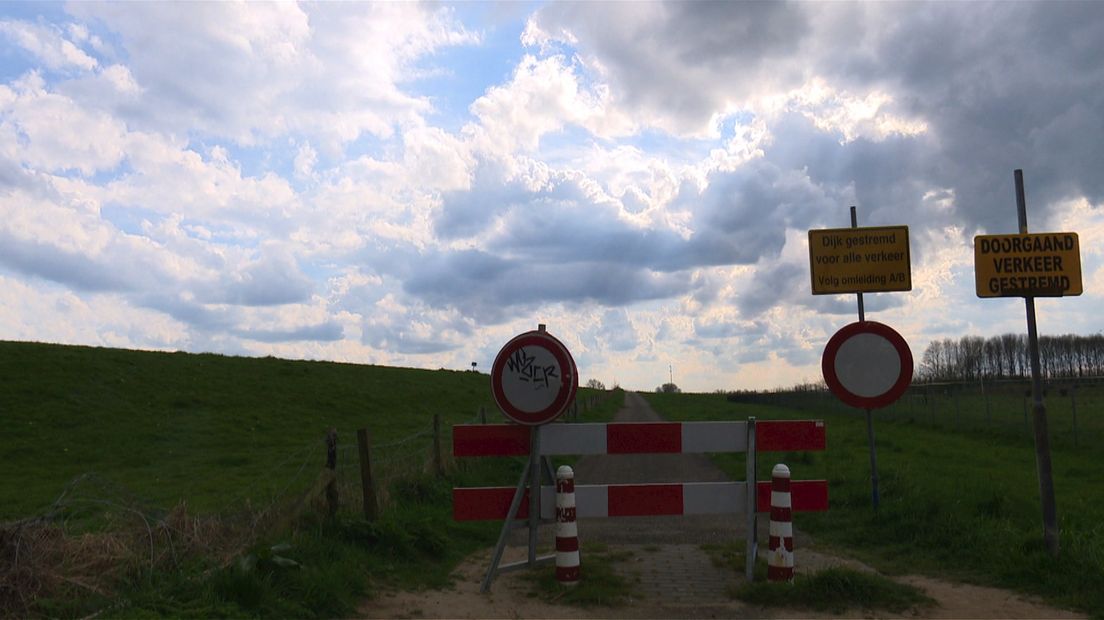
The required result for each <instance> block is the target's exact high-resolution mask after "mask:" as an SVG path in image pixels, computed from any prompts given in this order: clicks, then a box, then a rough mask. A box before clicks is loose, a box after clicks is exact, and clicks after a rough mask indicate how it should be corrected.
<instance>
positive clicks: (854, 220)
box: [851, 207, 866, 321]
mask: <svg viewBox="0 0 1104 620" xmlns="http://www.w3.org/2000/svg"><path fill="white" fill-rule="evenodd" d="M858 227H859V216H858V215H857V214H856V213H855V207H851V228H858ZM862 295H863V294H862V291H859V292H858V293H856V294H855V298H856V299H858V301H859V321H865V320H866V310H865V309H864V308H863V296H862Z"/></svg>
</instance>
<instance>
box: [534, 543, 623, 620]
mask: <svg viewBox="0 0 1104 620" xmlns="http://www.w3.org/2000/svg"><path fill="white" fill-rule="evenodd" d="M631 555H632V554H631V552H611V551H610V550H609V548H608V547H606V546H605V545H602V544H600V543H596V544H592V545H589V546H587V547H586V548H585V549H583V550H582V555H581V557H580V564H579V570H580V579H579V581H578V583H576V584H575V585H574V586H564V585H562V584H560V583H559V582H558V581H557V580H556V575H555V571H552V570H542V571H530V572H528V573H526V574H525V576H524V578H525V579H526V580H528V581H529V583H530V585H531V586H532V587H531V588H530V591H529V595H530V596H532V597H534V598H539V599H541V600H543V601H545V602H548V603H557V604H561V605H573V606H576V607H619V606H621V605H624V604H625V603H626V602H628V600H629V599H630V598H632V597H633V596H634V595H635V590H634V589H633V584H632V582H631V580H629V579H626V578H625V577H624V576H622V575H620V574H618V573H617V572H616V571H615V570H614V568H613V567H614V565H615V564H616V563H618V562H624V561H625V560H627V559H629V558H630V557H631Z"/></svg>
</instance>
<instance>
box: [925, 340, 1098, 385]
mask: <svg viewBox="0 0 1104 620" xmlns="http://www.w3.org/2000/svg"><path fill="white" fill-rule="evenodd" d="M1039 362H1040V365H1041V370H1042V373H1043V377H1044V378H1045V379H1071V378H1079V377H1099V376H1102V375H1104V334H1093V335H1091V336H1078V335H1075V334H1066V335H1064V336H1040V337H1039ZM1030 376H1031V360H1030V358H1029V356H1028V344H1027V335H1026V334H1001V335H1000V336H992V337H990V338H982V337H981V336H963V337H962V338H960V339H959V340H957V341H956V340H953V339H951V338H944V339H942V340H933V341H932V342H931V344H929V345H928V348H927V349H925V350H924V355H923V357H922V358H921V360H920V364H919V368H918V369H917V373H916V377H917V379H918V380H919V381H922V382H941V381H978V380H981V379H1024V378H1028V377H1030Z"/></svg>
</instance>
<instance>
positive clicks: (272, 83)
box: [68, 3, 479, 152]
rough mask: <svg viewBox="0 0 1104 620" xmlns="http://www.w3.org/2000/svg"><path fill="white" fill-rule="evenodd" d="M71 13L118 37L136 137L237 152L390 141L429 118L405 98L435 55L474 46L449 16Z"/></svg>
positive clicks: (133, 9) (321, 11) (177, 10)
mask: <svg viewBox="0 0 1104 620" xmlns="http://www.w3.org/2000/svg"><path fill="white" fill-rule="evenodd" d="M68 10H69V11H70V12H71V13H72V14H73V15H74V16H75V17H77V18H78V19H86V20H96V21H97V22H99V23H102V24H104V25H105V26H106V27H107V28H109V29H110V30H111V31H112V32H113V33H115V34H116V35H117V37H118V39H119V46H120V48H121V50H120V53H121V54H125V56H126V58H127V62H128V66H129V68H130V72H131V74H132V75H133V77H134V80H135V82H136V83H137V84H138V85H139V86H140V87H141V89H142V93H143V95H142V98H141V101H140V105H138V106H132V107H126V108H120V109H119V110H118V112H119V113H120V114H121V115H123V116H125V118H127V120H128V122H130V123H132V124H134V126H135V127H136V128H139V129H143V130H152V129H158V130H163V131H172V132H176V133H183V132H188V131H197V130H198V131H202V132H205V133H207V134H209V135H213V136H219V137H225V138H229V139H231V140H234V141H236V142H238V143H241V144H257V143H259V142H261V141H264V140H266V139H268V138H272V137H275V136H280V135H284V134H287V133H302V134H304V135H307V136H312V137H314V139H315V141H316V142H317V143H318V144H322V145H324V146H326V147H327V148H328V149H330V150H331V151H333V149H340V148H341V147H342V146H343V145H345V144H348V143H350V142H352V141H354V140H356V139H357V138H359V137H360V136H362V135H364V134H368V135H372V136H377V137H381V138H387V137H389V136H391V135H392V134H393V132H394V130H395V127H396V126H397V125H401V124H404V123H407V122H410V121H413V120H415V119H417V118H418V117H419V116H420V115H422V114H424V113H426V112H428V111H429V110H430V109H431V104H430V103H429V101H428V100H426V99H425V98H422V97H417V96H412V95H410V94H408V93H406V92H404V90H403V89H402V88H401V84H402V82H403V81H404V80H405V79H406V76H407V75H409V74H410V73H411V72H412V70H414V69H416V68H417V66H418V63H419V62H420V61H421V59H423V58H424V57H426V56H428V55H429V54H432V53H433V52H434V51H435V50H437V49H440V48H442V47H448V46H454V45H470V44H473V43H476V42H477V41H478V40H479V37H478V35H477V34H475V33H472V32H469V31H467V30H466V29H464V28H463V27H462V26H460V25H459V24H458V23H457V22H456V21H455V19H454V18H453V16H452V13H451V11H449V10H448V9H439V10H431V9H429V8H427V7H425V6H423V5H416V4H362V5H357V6H355V7H354V6H352V5H348V6H339V5H327V4H316V5H305V6H301V5H299V4H296V3H276V4H268V5H238V4H220V3H214V4H203V5H195V6H185V5H175V4H164V5H129V6H120V5H115V4H112V3H79V4H75V5H70V6H69V7H68ZM149 32H157V33H158V36H156V37H151V36H148V33H149ZM338 152H339V151H338Z"/></svg>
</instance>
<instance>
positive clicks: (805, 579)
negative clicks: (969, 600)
mask: <svg viewBox="0 0 1104 620" xmlns="http://www.w3.org/2000/svg"><path fill="white" fill-rule="evenodd" d="M702 549H703V550H704V551H705V552H706V553H707V554H708V555H709V558H710V560H712V562H713V564H714V565H715V566H717V567H719V568H725V569H729V570H731V571H732V572H734V573H735V574H737V575H739V576H740V577H741V578H742V577H743V575H744V571H745V570H746V567H745V563H744V562H745V559H746V557H747V556H746V555H745V552H744V545H743V544H742V543H724V544H716V543H710V544H704V545H702ZM741 582H742V585H739V586H736V587H735V588H734V589H733V596H735V597H736V598H738V599H740V600H743V601H745V602H748V603H751V604H753V605H759V606H762V607H791V608H800V609H811V610H814V611H820V612H831V613H835V614H842V613H844V612H845V611H847V610H849V609H862V610H866V611H883V610H884V611H891V612H894V613H902V612H905V611H908V610H910V609H918V608H921V607H926V606H929V605H932V604H933V603H934V602H935V601H934V600H933V599H931V598H930V597H928V596H927V595H926V594H924V593H923V591H921V590H920V589H918V588H915V587H913V586H910V585H905V584H900V583H897V582H895V581H893V580H892V579H889V578H888V577H885V576H883V575H880V574H877V573H868V572H860V571H856V570H853V569H848V568H840V567H834V568H828V569H825V570H821V571H818V572H816V573H813V574H811V575H805V574H801V573H798V574H797V575H795V577H794V580H793V582H791V583H777V582H770V581H767V563H766V562H764V561H763V560H762V559H761V558H760V559H757V560H756V562H755V581H754V582H752V583H747V582H744V581H742V579H741Z"/></svg>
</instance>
